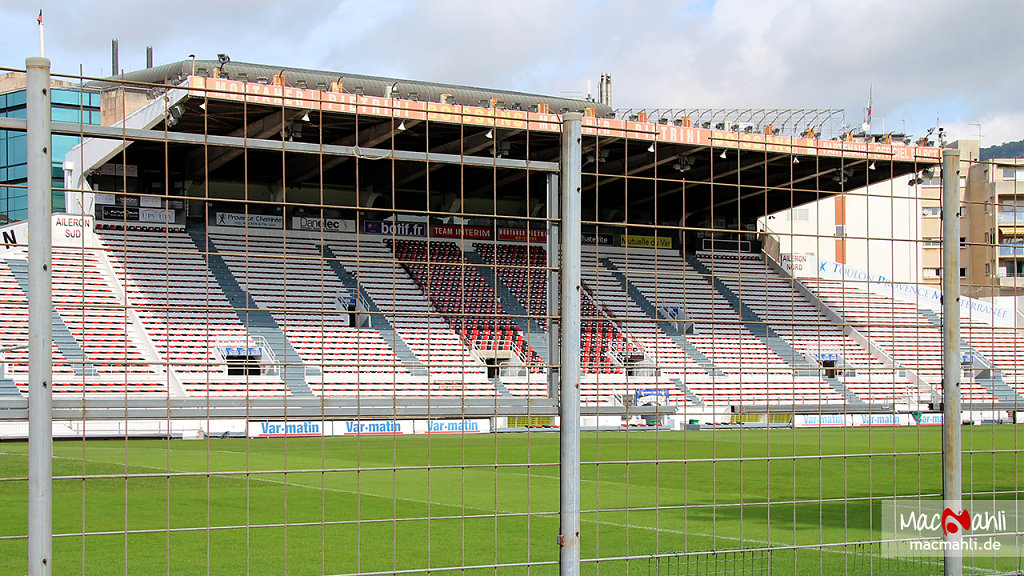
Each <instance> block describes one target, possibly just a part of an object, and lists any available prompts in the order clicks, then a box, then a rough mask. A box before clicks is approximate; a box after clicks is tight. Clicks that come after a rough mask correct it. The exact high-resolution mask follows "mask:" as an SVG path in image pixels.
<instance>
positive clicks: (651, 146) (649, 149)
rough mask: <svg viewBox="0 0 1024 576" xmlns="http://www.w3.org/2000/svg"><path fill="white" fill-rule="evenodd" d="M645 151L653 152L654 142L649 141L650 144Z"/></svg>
mask: <svg viewBox="0 0 1024 576" xmlns="http://www.w3.org/2000/svg"><path fill="white" fill-rule="evenodd" d="M647 151H648V152H651V153H654V142H651V145H650V146H649V147H648V148H647Z"/></svg>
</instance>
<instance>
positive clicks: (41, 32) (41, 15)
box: [36, 10, 46, 58]
mask: <svg viewBox="0 0 1024 576" xmlns="http://www.w3.org/2000/svg"><path fill="white" fill-rule="evenodd" d="M36 22H39V57H40V58H43V57H45V56H46V54H44V53H43V11H42V10H40V11H39V17H38V18H36Z"/></svg>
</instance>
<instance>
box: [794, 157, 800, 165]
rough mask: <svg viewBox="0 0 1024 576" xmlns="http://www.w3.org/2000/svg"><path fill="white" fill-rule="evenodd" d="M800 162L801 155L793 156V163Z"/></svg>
mask: <svg viewBox="0 0 1024 576" xmlns="http://www.w3.org/2000/svg"><path fill="white" fill-rule="evenodd" d="M799 163H800V157H799V156H793V164H799Z"/></svg>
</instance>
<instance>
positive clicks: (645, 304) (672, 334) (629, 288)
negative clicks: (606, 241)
mask: <svg viewBox="0 0 1024 576" xmlns="http://www.w3.org/2000/svg"><path fill="white" fill-rule="evenodd" d="M600 261H601V263H602V264H603V265H604V266H605V268H607V269H608V271H609V272H611V274H612V276H614V277H615V278H616V279H617V280H618V281H619V283H620V284H621V285H622V287H623V289H625V290H626V293H627V294H628V295H629V297H630V298H631V299H632V300H633V302H635V303H636V304H637V305H638V306H639V307H640V309H641V310H643V311H644V314H646V315H647V316H648V317H649V318H651V319H652V320H654V322H655V323H656V325H657V327H658V328H659V329H660V330H661V331H662V332H663V333H664V334H665V335H666V336H668V338H669V339H670V340H672V341H673V342H675V343H676V345H678V346H679V347H680V348H682V349H683V351H684V352H686V355H687V356H689V357H690V358H691V359H693V360H694V361H695V362H697V364H698V365H700V366H701V367H702V368H706V369H708V370H709V371H710V372H711V373H713V374H715V375H716V376H720V377H723V378H724V377H726V374H725V373H724V372H721V371H720V370H719V369H718V368H717V367H716V366H715V363H714V362H712V361H711V359H710V358H708V357H707V355H705V354H704V353H703V352H701V350H700V348H697V347H696V346H694V345H693V343H692V342H690V340H689V339H688V338H687V337H686V334H684V333H683V332H681V331H680V330H678V329H677V328H675V327H674V326H673V325H674V322H668V321H666V320H665V319H664V318H661V317H660V315H659V314H658V311H657V309H656V308H655V307H654V303H653V302H651V301H650V300H649V299H648V298H647V296H645V295H644V293H643V292H642V291H641V290H640V289H639V288H637V287H636V285H634V284H633V283H632V282H630V281H629V279H628V278H626V275H625V274H623V273H622V270H619V267H618V266H616V265H615V263H614V262H612V261H611V259H610V258H608V257H604V258H601V260H600Z"/></svg>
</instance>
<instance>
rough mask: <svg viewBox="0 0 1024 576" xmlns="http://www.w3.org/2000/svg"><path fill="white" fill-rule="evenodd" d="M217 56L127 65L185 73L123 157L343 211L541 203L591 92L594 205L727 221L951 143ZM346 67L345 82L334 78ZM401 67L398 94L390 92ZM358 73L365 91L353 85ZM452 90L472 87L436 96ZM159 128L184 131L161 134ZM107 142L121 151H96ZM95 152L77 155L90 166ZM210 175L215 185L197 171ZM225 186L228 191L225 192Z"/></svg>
mask: <svg viewBox="0 0 1024 576" xmlns="http://www.w3.org/2000/svg"><path fill="white" fill-rule="evenodd" d="M218 65H219V63H218V62H216V61H210V60H203V61H196V75H192V74H191V72H192V61H191V60H185V61H181V62H174V63H171V64H166V65H163V66H158V67H154V68H151V69H148V70H142V71H138V72H133V73H130V74H125V77H124V79H125V80H126V81H133V82H141V83H154V84H161V85H164V86H168V85H170V86H174V88H170V87H168V88H166V89H160V90H155V91H154V90H150V91H149V96H148V97H149V98H150V99H149V101H148V103H147V104H146V105H145V106H144V108H143V109H142V110H140V111H139V112H140V113H143V114H142V116H145V117H146V118H147V119H148V120H147V123H146V124H145V125H141V124H140V125H139V126H138V127H139V128H143V129H147V130H154V131H156V132H154V133H153V138H148V139H147V138H143V139H142V140H143V141H134V142H133V143H132V145H131V146H130V147H128V146H125V147H124V149H125V150H126V152H125V157H124V158H123V159H118V160H116V161H118V162H125V163H127V164H132V165H136V166H140V167H144V166H160V167H164V166H166V174H165V175H163V176H161V179H163V178H166V179H167V184H168V185H169V186H171V188H170V190H175V189H178V190H184V191H185V192H184V193H186V194H188V195H190V196H191V195H196V194H198V195H200V196H202V197H204V198H209V199H216V198H218V197H223V198H225V199H235V200H240V199H245V200H246V201H250V202H251V201H256V202H259V201H261V200H262V201H267V202H270V201H273V200H274V199H275V198H280V197H281V194H282V193H283V192H282V191H285V190H286V191H287V196H286V197H287V199H288V201H289V202H298V203H302V204H306V205H309V206H310V207H311V208H315V207H316V206H317V205H324V206H337V207H338V209H339V210H341V211H342V212H343V213H344V212H345V211H348V213H351V212H352V211H353V210H355V211H360V210H366V211H378V216H380V215H381V214H382V212H380V211H389V210H399V211H410V212H414V213H415V212H430V213H437V212H441V213H444V212H450V213H458V214H462V215H464V216H465V217H467V218H472V217H473V216H474V215H479V216H480V217H482V218H494V217H497V218H501V217H504V216H508V217H524V216H538V215H541V216H542V215H543V214H544V212H543V211H542V210H540V208H541V207H542V206H543V204H544V203H545V202H546V178H547V175H548V174H551V173H553V172H557V170H558V162H559V150H560V145H561V134H560V123H561V117H560V116H559V115H558V114H557V111H558V108H557V107H558V106H560V105H561V106H562V107H563V109H570V110H572V109H577V108H578V107H581V106H584V105H589V106H587V107H589V108H591V110H588V111H587V112H588V115H587V116H585V117H584V119H583V143H582V144H583V154H584V165H583V172H584V174H583V192H584V219H585V220H588V219H589V220H600V221H603V222H621V223H623V224H626V225H633V224H636V225H650V224H656V225H657V224H670V225H677V224H679V223H680V222H685V223H687V225H691V226H705V227H707V226H716V227H717V225H715V224H714V222H720V221H725V222H730V223H734V222H738V223H739V225H741V226H747V225H753V223H754V222H755V220H756V219H757V218H758V217H760V216H763V215H766V214H771V213H774V212H777V211H780V210H783V209H786V208H789V207H792V206H797V205H800V204H805V203H808V202H813V201H816V200H820V199H822V198H824V197H827V196H830V195H833V194H839V193H845V192H851V191H855V190H858V189H861V188H863V187H865V186H867V185H869V184H873V183H877V182H881V181H886V180H891V179H895V178H899V177H901V176H905V175H907V174H910V173H914V172H917V171H920V170H922V169H924V168H926V167H929V166H933V165H935V164H937V163H938V161H939V158H940V154H939V150H938V149H935V148H919V147H913V146H903V145H899V144H888V143H884V142H882V143H876V142H855V141H845V140H821V139H817V138H802V137H788V136H773V135H770V134H758V133H743V132H736V131H729V130H714V129H705V128H702V127H697V126H677V125H671V124H658V123H651V122H643V121H631V120H620V119H614V118H607V117H602V115H601V114H602V112H603V111H604V109H602V108H600V107H599V106H600V105H598V104H596V103H593V102H589V101H582V100H566V99H555V98H549V97H545V96H538V95H528V94H524V93H521V92H510V91H491V90H485V89H478V88H468V87H454V86H451V85H446V84H430V83H426V82H413V81H406V80H400V81H395V80H393V79H386V78H373V77H369V76H353V75H336V74H335V73H327V72H316V71H307V70H299V69H294V68H280V67H275V66H262V65H255V64H243V63H236V62H230V63H228V64H227V65H226V68H227V69H228V73H227V76H228V77H227V78H224V77H223V75H220V74H218V73H217V71H216V70H214V68H215V67H217V66H218ZM203 68H206V69H205V70H203ZM200 72H203V74H200ZM275 74H276V75H277V76H278V77H277V78H276V79H275V78H274V75H275ZM339 78H340V79H341V82H343V83H344V92H342V91H339V90H337V86H334V87H333V88H334V89H332V86H331V84H330V82H337V81H338V80H339ZM264 81H266V82H268V83H264ZM395 82H397V86H396V94H395V97H394V98H389V97H384V94H385V93H386V92H387V90H388V88H390V87H391V86H394V85H395ZM353 85H355V86H360V85H361V86H362V88H363V90H362V94H355V93H353V92H352V91H350V88H351V89H354V87H355V86H353ZM303 86H304V87H303ZM458 90H461V92H458ZM449 91H456V92H449ZM410 92H417V98H416V100H411V99H409V98H408V96H409V93H410ZM446 93H453V94H462V95H463V97H464V98H466V99H470V100H471V101H473V102H472V103H470V104H462V103H459V104H454V105H453V104H450V103H444V102H440V101H439V100H440V99H441V98H440V96H441V95H442V94H446ZM158 94H163V95H164V97H162V98H158V97H157V95H158ZM172 95H173V97H171V96H172ZM435 95H436V97H435ZM485 95H486V96H488V97H490V98H501V99H503V100H504V99H505V98H510V99H511V98H520V99H521V100H515V102H520V103H521V105H523V106H522V109H521V110H509V109H503V108H499V107H496V106H495V105H494V102H493V101H491V100H487V99H485V98H484V97H483V96H485ZM478 97H479V98H478ZM528 98H534V99H537V100H536V102H537V104H541V103H547V104H548V110H549V112H547V113H545V112H544V111H543V110H544V107H539V109H538V110H537V111H531V110H530V109H528V107H527V106H525V105H526V104H529V103H530V102H532V101H533V100H529V99H528ZM456 102H460V100H459V99H457V100H456ZM506 103H507V101H506ZM531 106H532V105H531ZM129 118H130V119H131V118H132V117H129ZM129 123H130V122H129ZM164 130H166V132H164ZM164 134H167V135H174V134H178V135H179V136H174V139H176V141H172V142H171V143H170V144H167V145H165V144H164V143H162V142H161V141H160V140H161V139H162V138H163V135H164ZM157 136H159V137H160V138H157ZM146 140H148V141H146ZM197 144H198V146H197ZM87 146H88V144H87ZM110 150H111V151H112V150H113V149H110ZM75 154H77V153H76V152H72V154H71V155H69V160H72V159H73V158H74V157H75ZM88 156H89V155H88V154H87V155H86V157H88ZM101 157H102V161H103V162H106V161H107V160H111V159H112V158H114V157H113V156H112V155H110V154H108V153H106V152H104V153H102V154H98V155H96V156H95V158H97V159H100V158H101ZM87 164H88V163H87ZM97 167H98V166H91V165H86V166H82V167H81V172H79V174H86V175H87V174H89V173H90V172H93V171H94V170H96V168H97ZM162 169H163V168H162ZM208 182H212V183H214V184H217V185H218V186H220V188H217V187H214V188H211V187H209V186H206V185H205V184H204V185H202V186H195V184H197V183H200V184H202V183H208ZM159 184H160V185H163V184H164V182H160V183H159ZM190 186H191V187H192V192H189V191H188V190H189V188H190ZM220 189H223V190H229V189H230V190H232V191H230V192H225V193H224V195H223V196H222V195H221V192H219V190H220ZM239 190H243V191H242V192H240V191H239ZM271 190H276V192H272V191H271ZM199 191H201V193H200V192H199Z"/></svg>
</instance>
